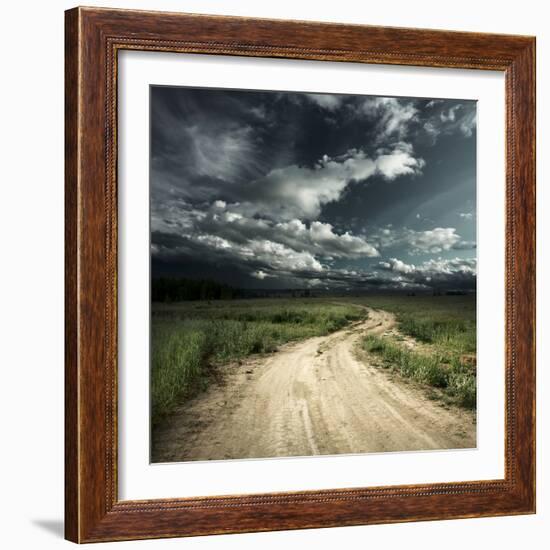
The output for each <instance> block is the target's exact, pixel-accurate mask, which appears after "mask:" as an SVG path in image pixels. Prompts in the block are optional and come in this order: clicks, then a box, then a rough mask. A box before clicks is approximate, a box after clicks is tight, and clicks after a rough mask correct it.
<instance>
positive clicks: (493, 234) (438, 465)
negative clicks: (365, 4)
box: [65, 8, 535, 542]
mask: <svg viewBox="0 0 550 550" xmlns="http://www.w3.org/2000/svg"><path fill="white" fill-rule="evenodd" d="M65 46H66V50H65V51H66V111H65V113H66V161H65V162H66V177H65V185H66V367H65V368H66V402H65V410H66V423H65V433H66V465H65V466H66V498H65V509H66V515H65V521H66V538H67V539H69V540H72V541H74V542H99V541H115V540H128V539H146V538H159V537H178V536H189V535H206V534H215V533H238V532H247V531H267V530H279V529H300V528H315V527H330V526H344V525H358V524H372V523H390V522H404V521H420V520H435V519H453V518H468V517H482V516H496V515H512V514H528V513H534V511H535V406H534V398H535V341H534V335H535V39H534V38H533V37H526V36H513V35H494V34H478V33H464V32H451V31H434V30H420V29H404V28H391V27H387V28H386V27H371V26H360V25H337V24H323V23H311V22H299V21H283V20H260V19H249V18H238V17H219V16H206V15H188V14H176V13H160V12H141V11H125V10H112V9H100V8H74V9H72V10H69V11H67V12H66V42H65Z"/></svg>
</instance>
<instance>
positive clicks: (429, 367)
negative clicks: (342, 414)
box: [363, 335, 476, 409]
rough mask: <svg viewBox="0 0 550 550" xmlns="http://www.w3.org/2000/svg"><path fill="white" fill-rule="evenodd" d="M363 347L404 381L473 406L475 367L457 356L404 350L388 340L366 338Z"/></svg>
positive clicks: (474, 399)
mask: <svg viewBox="0 0 550 550" xmlns="http://www.w3.org/2000/svg"><path fill="white" fill-rule="evenodd" d="M363 348H364V349H365V350H366V351H368V352H371V353H375V354H377V355H379V356H380V357H381V358H382V359H383V361H384V364H383V365H384V366H385V367H386V368H389V369H392V370H394V371H397V372H398V373H399V374H400V375H401V376H404V377H405V378H411V379H413V380H416V381H417V382H420V383H422V384H427V385H429V386H433V387H435V388H439V389H441V390H442V391H443V392H444V394H446V395H447V396H448V397H450V398H451V399H452V401H454V402H455V403H457V404H459V405H461V406H463V407H467V408H470V409H473V408H475V406H476V370H475V366H472V365H466V364H463V363H462V362H461V361H460V356H459V355H457V354H445V353H440V352H437V351H434V352H433V353H431V354H430V355H427V354H425V353H419V352H415V351H412V350H409V349H406V348H404V347H403V346H401V345H399V344H398V343H396V342H394V341H392V340H390V339H389V338H381V337H379V336H374V335H368V336H366V337H365V338H364V339H363Z"/></svg>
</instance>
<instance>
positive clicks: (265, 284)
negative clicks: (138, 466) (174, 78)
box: [150, 86, 477, 463]
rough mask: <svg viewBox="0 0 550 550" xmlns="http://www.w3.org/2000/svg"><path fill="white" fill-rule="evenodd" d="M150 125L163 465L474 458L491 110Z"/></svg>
mask: <svg viewBox="0 0 550 550" xmlns="http://www.w3.org/2000/svg"><path fill="white" fill-rule="evenodd" d="M150 115H151V117H150V125H151V126H150V230H151V237H150V249H151V263H150V274H151V294H150V299H151V331H150V388H151V395H150V400H151V419H150V420H151V461H152V462H155V463H159V462H162V463H165V462H183V461H194V460H230V459H247V458H270V457H300V456H314V455H339V454H358V453H382V452H396V451H429V450H442V449H461V448H474V447H476V444H477V442H476V369H477V363H476V266H477V260H476V102H475V101H471V100H462V99H442V98H409V97H379V96H368V95H339V94H326V93H323V94H321V93H315V94H314V93H303V92H274V91H244V90H226V89H207V88H188V87H173V86H151V88H150Z"/></svg>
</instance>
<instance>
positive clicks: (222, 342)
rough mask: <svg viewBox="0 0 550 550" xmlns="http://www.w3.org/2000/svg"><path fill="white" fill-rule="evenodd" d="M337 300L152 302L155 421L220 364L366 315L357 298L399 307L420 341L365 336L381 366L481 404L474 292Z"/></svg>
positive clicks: (454, 398)
mask: <svg viewBox="0 0 550 550" xmlns="http://www.w3.org/2000/svg"><path fill="white" fill-rule="evenodd" d="M333 300H335V299H333ZM338 302H339V303H333V302H332V301H331V299H330V298H313V299H312V298H310V299H302V298H297V299H281V298H261V299H249V300H217V301H214V300H213V301H211V302H208V301H194V302H177V303H153V307H152V332H151V346H152V350H151V403H152V421H153V423H157V422H158V421H159V420H160V419H161V418H162V417H164V416H166V415H168V414H169V413H170V412H171V411H172V410H173V409H174V407H175V405H176V404H177V403H178V402H180V401H181V400H182V399H184V398H186V397H187V396H191V395H195V394H196V393H198V392H200V391H201V390H202V389H204V388H205V387H206V386H207V384H208V381H209V380H210V379H211V377H212V376H213V375H214V374H215V367H217V366H219V365H223V364H224V363H228V362H230V361H236V360H240V359H243V358H244V357H247V356H248V355H251V354H254V353H270V352H273V351H275V350H276V349H277V347H278V346H280V345H281V344H284V343H286V342H290V341H296V340H303V339H305V338H309V337H312V336H322V335H326V334H329V333H331V332H333V331H336V330H338V329H340V328H342V327H344V326H346V325H347V324H349V323H350V322H353V321H357V320H359V319H362V318H364V317H366V315H367V313H366V310H364V309H362V308H358V307H357V305H363V306H369V307H372V308H375V309H383V310H386V311H389V312H392V313H394V314H395V315H396V317H397V321H398V327H399V330H400V331H401V333H403V334H405V335H408V336H411V337H413V338H414V339H416V340H417V341H418V342H420V343H421V344H422V345H420V346H418V348H417V349H416V348H415V349H412V350H411V349H408V348H406V346H404V343H403V342H401V341H400V340H399V338H391V337H388V336H382V337H381V336H373V335H370V336H366V337H365V338H364V339H363V342H362V346H363V348H364V349H365V350H366V351H368V352H369V353H372V354H375V355H376V356H378V357H379V358H380V360H381V366H383V367H385V368H388V369H391V370H392V371H393V372H397V373H399V374H400V375H401V376H404V377H406V378H411V379H414V380H415V381H417V382H419V383H421V384H424V385H427V386H430V387H433V388H437V391H438V395H439V396H440V397H443V398H445V399H446V400H448V401H449V402H453V403H456V404H459V405H461V406H464V407H468V408H475V404H476V366H475V351H476V315H475V296H433V297H432V296H403V295H401V296H369V297H359V298H351V297H348V298H338Z"/></svg>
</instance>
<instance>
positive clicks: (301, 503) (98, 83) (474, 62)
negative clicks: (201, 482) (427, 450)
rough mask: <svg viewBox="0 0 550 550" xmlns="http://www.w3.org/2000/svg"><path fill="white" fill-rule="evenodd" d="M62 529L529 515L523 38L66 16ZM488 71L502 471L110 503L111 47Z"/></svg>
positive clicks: (529, 55)
mask: <svg viewBox="0 0 550 550" xmlns="http://www.w3.org/2000/svg"><path fill="white" fill-rule="evenodd" d="M65 44H66V45H65V48H66V68H65V70H66V110H65V112H66V114H65V117H66V171H65V182H66V184H65V185H66V226H65V234H66V348H65V349H66V353H65V362H66V398H65V408H66V416H65V430H66V460H65V468H66V493H65V494H66V498H65V507H66V516H65V517H66V537H67V538H68V539H69V540H72V541H75V542H93V541H105V540H126V539H140V538H156V537H174V536H185V535H204V534H213V533H230V532H231V533H237V532H246V531H266V530H275V529H299V528H310V527H328V526H339V525H357V524H368V523H388V522H403V521H420V520H433V519H443V518H445V519H450V518H463V517H479V516H491V515H507V514H522V513H532V512H534V509H535V454H534V453H535V428H534V425H535V418H534V414H535V408H534V398H535V342H534V335H535V332H534V327H535V73H534V71H535V57H534V56H535V39H534V38H532V37H524V36H511V35H494V34H479V33H463V32H448V31H428V30H420V29H402V28H385V27H370V26H359V25H336V24H334V25H333V24H321V23H310V22H296V21H280V20H258V19H248V18H236V17H215V16H202V15H184V14H167V13H156V12H138V11H125V10H110V9H98V8H75V9H73V10H69V11H68V12H66V42H65ZM121 49H138V50H160V51H169V52H181V53H182V54H185V53H202V54H224V55H242V56H261V57H282V58H300V59H312V60H333V61H352V62H360V63H385V64H396V65H417V66H430V67H457V68H473V69H480V70H489V69H490V70H499V71H504V72H505V76H506V144H507V146H506V147H507V150H506V201H507V202H506V204H507V206H506V208H507V216H506V233H507V234H506V457H505V460H506V476H505V478H504V479H501V480H480V481H476V482H469V483H449V484H441V483H440V484H429V485H425V486H418V485H417V486H399V487H397V486H396V487H379V488H358V489H347V490H324V491H309V492H303V493H279V494H262V495H248V496H238V495H232V496H225V497H215V498H214V497H196V498H182V499H173V500H149V501H119V500H118V496H117V359H116V358H117V270H116V265H117V248H116V243H117V221H118V219H117V174H116V162H117V144H116V127H117V119H116V116H117V113H116V100H117V98H116V89H117V52H118V51H119V50H121Z"/></svg>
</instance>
